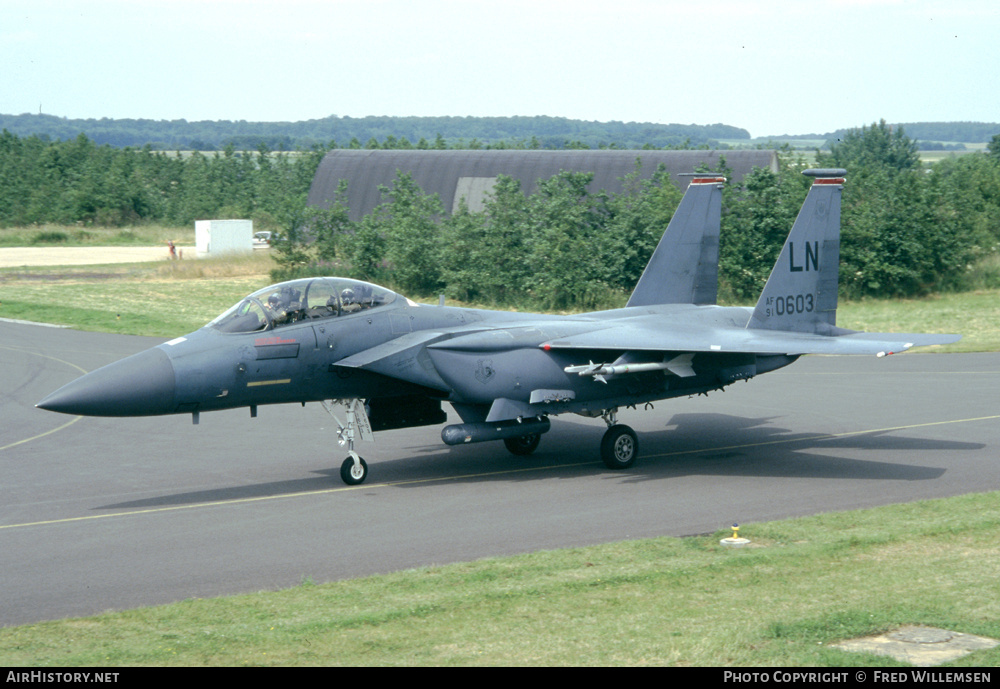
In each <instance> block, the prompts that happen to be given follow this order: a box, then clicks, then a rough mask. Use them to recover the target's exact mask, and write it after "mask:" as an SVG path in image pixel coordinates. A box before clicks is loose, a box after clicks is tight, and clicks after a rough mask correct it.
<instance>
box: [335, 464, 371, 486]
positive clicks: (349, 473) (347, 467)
mask: <svg viewBox="0 0 1000 689" xmlns="http://www.w3.org/2000/svg"><path fill="white" fill-rule="evenodd" d="M340 478H341V480H342V481H343V482H344V483H346V484H347V485H349V486H356V485H358V484H361V483H364V482H365V479H366V478H368V464H367V462H365V460H363V459H362V460H361V470H360V471H359V472H355V471H354V458H353V457H348V458H347V459H345V460H344V463H343V464H341V465H340Z"/></svg>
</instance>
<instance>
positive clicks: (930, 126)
mask: <svg viewBox="0 0 1000 689" xmlns="http://www.w3.org/2000/svg"><path fill="white" fill-rule="evenodd" d="M869 124H874V123H869ZM891 126H892V127H902V128H903V131H904V132H905V133H906V135H907V136H908V137H910V138H911V139H913V140H914V141H916V142H917V144H918V145H919V146H920V148H922V149H924V150H928V149H932V148H945V147H946V146H944V145H942V142H945V143H951V144H984V143H989V141H990V140H991V139H992V138H993V136H994V135H996V134H1000V124H998V123H996V122H897V123H894V124H892V125H891ZM858 128H859V127H845V128H843V129H838V130H836V131H833V132H828V133H826V134H797V135H794V136H792V135H787V134H786V135H784V136H774V137H762V138H764V139H767V138H771V139H773V140H786V139H787V140H795V139H814V140H816V139H819V140H823V141H826V142H827V143H828V144H829V142H831V141H837V140H839V139H841V138H843V136H844V134H846V133H847V131H848V129H858Z"/></svg>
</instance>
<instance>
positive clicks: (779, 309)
mask: <svg viewBox="0 0 1000 689" xmlns="http://www.w3.org/2000/svg"><path fill="white" fill-rule="evenodd" d="M814 306H815V304H814V297H813V295H812V294H789V295H788V296H786V297H775V298H774V302H773V304H772V305H771V307H770V308H769V309H767V315H768V316H793V315H795V314H797V313H812V310H813V308H814Z"/></svg>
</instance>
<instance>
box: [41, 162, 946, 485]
mask: <svg viewBox="0 0 1000 689" xmlns="http://www.w3.org/2000/svg"><path fill="white" fill-rule="evenodd" d="M803 174H805V175H808V176H809V177H812V178H813V184H812V186H811V188H810V190H809V193H808V195H807V197H806V200H805V202H804V204H803V206H802V209H801V211H800V212H799V215H798V218H797V219H796V221H795V224H794V225H793V227H792V230H791V233H790V234H789V236H788V239H787V240H786V242H785V245H784V248H783V249H782V250H781V254H780V256H779V257H778V261H777V263H775V265H774V269H773V270H772V272H771V275H770V277H769V278H768V281H767V284H766V286H765V287H764V291H763V292H762V293H761V295H760V298H759V299H758V301H757V305H756V306H754V307H752V308H750V307H723V306H717V305H715V301H716V292H717V287H718V259H719V251H718V248H719V225H720V217H721V204H722V187H723V183H724V182H725V179H723V178H720V177H715V176H712V175H697V176H695V177H694V178H693V180H692V182H691V184H690V185H689V187H688V189H687V191H686V192H685V194H684V197H683V198H682V200H681V203H680V205H679V206H678V208H677V211H676V212H675V214H674V216H673V218H672V219H671V221H670V224H669V225H668V227H667V230H666V232H665V233H664V235H663V238H662V239H661V240H660V243H659V245H658V246H657V248H656V250H655V252H654V253H653V256H652V258H651V259H650V262H649V264H648V265H647V266H646V269H645V272H644V273H643V274H642V277H641V278H640V280H639V283H638V284H637V285H636V288H635V291H634V292H633V293H632V296H631V298H630V299H629V300H628V303H627V304H626V306H625V308H621V309H613V310H610V311H598V312H594V313H585V314H579V315H570V316H553V315H545V314H526V313H509V312H502V311H500V312H498V311H486V310H480V309H467V308H460V307H447V306H440V305H439V306H431V305H423V304H417V303H415V302H413V301H410V300H409V299H406V298H405V297H403V296H401V295H399V294H396V293H394V292H392V291H391V290H388V289H385V288H383V287H379V286H377V285H373V284H370V283H367V282H361V281H358V280H350V279H345V278H335V277H330V278H306V279H300V280H293V281H290V282H283V283H280V284H277V285H272V286H270V287H267V288H265V289H262V290H259V291H257V292H254V293H253V294H251V295H249V296H248V297H246V298H245V299H243V300H241V301H240V302H239V303H238V304H236V305H235V306H233V307H232V308H230V309H229V310H228V311H226V312H225V313H223V314H222V315H221V316H219V317H218V318H216V319H215V320H213V321H212V322H211V323H209V324H208V325H206V326H205V327H203V328H201V329H200V330H197V331H195V332H193V333H191V334H189V335H185V336H184V337H178V338H177V339H174V340H170V341H169V342H166V343H164V344H161V345H159V346H157V347H154V348H153V349H150V350H148V351H145V352H141V353H139V354H136V355H134V356H131V357H129V358H127V359H123V360H122V361H119V362H116V363H113V364H110V365H108V366H105V367H103V368H100V369H98V370H96V371H93V372H91V373H88V374H86V375H85V376H83V377H81V378H79V379H77V380H75V381H73V382H71V383H69V384H68V385H66V386H64V387H63V388H61V389H59V390H57V391H56V392H54V393H52V394H51V395H49V396H48V397H46V398H45V399H44V400H42V401H41V402H39V404H38V406H39V407H41V408H42V409H48V410H51V411H57V412H63V413H66V414H82V415H90V416H150V415H159V414H182V413H191V414H192V415H193V419H194V422H195V423H197V422H198V418H199V413H200V412H203V411H211V410H216V409H230V408H234V407H249V408H250V415H251V417H255V416H256V415H257V407H258V406H259V405H265V404H279V403H286V402H301V403H303V404H305V403H306V402H322V403H323V404H324V406H325V407H326V408H327V411H329V412H330V413H331V414H332V415H333V416H334V418H335V419H336V420H337V424H338V426H339V436H340V440H341V443H342V444H344V445H346V446H347V448H348V457H347V458H346V459H345V460H344V462H343V465H342V466H341V472H340V474H341V477H342V478H343V480H344V481H345V482H346V483H348V484H351V485H353V484H359V483H361V482H363V481H364V480H365V478H366V477H367V475H368V467H367V464H366V463H365V460H363V459H362V458H361V457H360V456H359V455H358V453H357V452H356V451H355V449H354V445H355V442H356V441H357V440H359V439H364V440H371V439H372V432H373V431H379V430H385V429H391V428H407V427H413V426H423V425H429V424H438V423H444V422H445V421H446V414H445V412H444V410H443V409H442V407H441V404H442V402H448V403H449V404H451V405H452V406H453V407H454V409H455V411H456V412H457V413H458V415H459V416H460V417H461V419H462V423H460V424H453V425H449V426H445V427H444V429H443V430H442V433H441V436H442V439H443V440H444V442H445V443H447V444H449V445H459V444H463V443H474V442H480V441H487V440H503V441H504V443H505V445H506V446H507V448H508V449H509V450H510V451H511V452H512V453H514V454H516V455H527V454H530V453H531V452H533V451H534V450H535V448H536V447H537V446H538V443H539V439H540V438H541V435H542V434H543V433H545V432H546V431H548V430H549V427H550V422H549V417H552V416H555V415H558V414H566V413H573V414H581V415H583V416H589V417H597V416H600V417H602V418H603V419H604V421H605V422H606V423H607V425H608V430H607V432H606V433H605V434H604V437H603V439H602V441H601V458H602V459H603V461H604V463H605V464H606V465H607V466H608V467H609V468H611V469H626V468H628V467H630V466H632V464H633V463H634V462H635V461H636V458H637V457H638V454H639V442H638V438H637V437H636V434H635V432H634V431H633V430H632V429H631V428H629V427H628V426H626V425H624V424H620V423H618V410H619V409H620V408H622V407H634V406H635V405H639V404H643V403H646V402H652V401H655V400H662V399H669V398H671V397H680V396H688V395H694V394H698V393H707V392H710V391H712V390H719V389H722V388H724V387H725V386H727V385H729V384H731V383H733V382H735V381H739V380H747V379H750V378H753V377H754V376H757V375H760V374H762V373H767V372H769V371H774V370H776V369H779V368H782V367H783V366H787V365H789V364H791V363H792V362H794V361H795V360H796V359H797V358H798V357H799V356H801V355H803V354H874V355H877V356H884V355H886V354H892V353H895V352H901V351H904V350H907V349H909V348H910V347H913V346H920V345H933V344H947V343H950V342H954V341H956V340H958V339H959V338H960V336H959V335H914V334H892V333H863V332H856V331H852V330H845V329H843V328H838V327H837V326H836V324H835V320H836V310H837V275H838V264H839V247H840V200H841V193H842V190H843V184H844V174H845V171H844V170H838V169H833V170H806V171H805V172H804V173H803ZM338 413H339V414H342V415H343V416H344V419H345V421H341V420H340V417H339V416H338Z"/></svg>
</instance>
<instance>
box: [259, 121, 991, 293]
mask: <svg viewBox="0 0 1000 689" xmlns="http://www.w3.org/2000/svg"><path fill="white" fill-rule="evenodd" d="M993 141H994V143H993V144H991V148H990V151H991V153H990V154H989V155H982V154H976V155H966V156H962V157H959V158H954V159H949V160H945V161H942V162H940V163H937V164H935V165H934V166H933V167H932V168H931V169H930V170H925V169H924V168H923V166H922V165H921V163H920V159H919V156H918V155H917V149H916V144H915V143H914V142H913V141H912V140H911V139H909V138H908V137H907V136H906V134H905V133H904V131H903V130H902V128H898V127H897V128H893V127H890V126H889V125H887V124H886V123H885V122H884V121H882V122H880V123H877V124H873V125H872V126H871V127H862V128H861V129H857V130H851V131H850V132H848V133H846V134H845V136H844V137H842V140H841V142H840V143H838V144H835V145H834V146H833V147H832V148H831V151H830V152H829V153H825V154H820V155H819V163H818V164H819V166H822V167H838V168H841V167H842V168H846V169H847V179H848V181H847V184H846V185H845V190H844V195H843V206H842V223H841V225H842V234H841V253H840V255H841V267H840V288H841V292H842V293H843V294H844V295H845V296H849V297H854V298H858V297H864V296H883V297H884V296H919V295H924V294H928V293H931V292H934V291H939V290H946V289H960V288H962V287H963V285H964V284H965V283H964V280H965V278H966V276H967V274H968V272H969V270H970V269H971V268H972V266H973V265H974V264H975V263H976V262H977V261H979V260H981V259H984V258H987V257H989V256H997V255H998V252H1000V136H996V137H994V140H993ZM780 158H781V161H782V163H781V165H780V167H779V171H778V172H776V173H775V172H772V171H770V170H765V169H755V170H754V171H753V173H752V174H750V175H748V176H746V177H744V178H743V179H742V180H740V181H739V182H735V181H732V174H731V172H730V171H729V170H728V169H727V168H726V167H725V163H724V159H722V160H723V162H722V163H720V167H719V168H718V169H716V170H711V171H706V172H716V173H719V174H722V175H724V176H726V177H727V178H729V179H730V181H729V182H728V183H727V184H726V187H725V189H724V191H723V214H722V230H721V237H720V257H719V269H720V296H721V297H722V298H723V299H725V300H727V301H736V302H741V303H747V302H752V300H754V299H756V298H757V296H758V295H759V294H760V292H761V290H762V289H763V286H764V283H765V282H766V280H767V277H768V275H769V273H770V270H771V268H772V266H773V265H774V262H775V260H777V256H778V253H779V251H780V249H781V246H782V245H783V243H784V240H785V238H786V236H787V234H788V232H789V230H790V228H791V226H792V224H793V222H794V220H795V217H796V215H797V214H798V211H799V209H800V208H801V206H802V203H803V201H804V199H805V195H806V193H807V192H808V189H809V185H810V180H809V179H808V178H806V177H804V176H803V175H802V174H801V171H802V169H803V168H804V167H805V166H804V164H803V162H802V161H801V159H797V158H795V157H793V156H791V155H790V154H788V153H786V154H784V155H782V156H780ZM591 179H592V175H590V174H588V173H578V172H566V171H564V172H561V173H559V174H557V175H555V176H553V177H552V178H550V179H548V180H543V181H542V182H541V183H540V184H539V186H538V189H537V191H535V192H534V193H533V194H531V195H530V196H525V194H524V193H523V192H522V190H521V188H520V184H519V183H518V182H517V180H514V179H512V178H509V177H503V176H501V177H500V178H498V181H497V184H496V187H495V188H494V190H493V194H492V196H491V197H490V198H489V199H488V201H487V203H486V205H485V208H484V210H483V211H482V212H478V213H472V212H470V211H469V210H468V209H467V208H464V207H463V208H461V209H460V210H459V211H458V212H457V213H455V214H452V215H448V214H446V213H445V212H444V209H443V208H442V207H441V202H440V200H439V199H438V197H437V196H436V195H428V194H425V193H424V192H423V191H422V190H421V189H420V188H419V187H418V186H417V185H416V184H415V183H414V182H413V180H412V178H411V177H410V176H409V175H407V174H405V173H399V174H398V175H397V178H396V180H395V181H394V183H393V184H392V185H391V186H389V187H381V193H382V203H381V204H380V205H379V206H377V207H376V208H375V210H374V211H373V212H372V213H370V214H369V215H367V216H365V217H364V218H362V219H361V220H360V221H357V222H352V221H350V219H349V215H348V208H347V205H346V198H347V195H346V186H342V188H341V190H340V193H339V194H338V196H337V198H336V199H332V200H331V201H332V204H331V206H330V208H329V209H326V210H321V209H307V210H305V211H304V212H303V214H302V215H301V216H300V217H299V218H298V221H297V222H296V223H295V224H294V225H293V226H292V227H290V228H289V232H288V233H287V234H286V235H285V241H284V242H282V243H279V245H278V248H279V251H278V255H279V262H280V264H281V267H280V268H279V269H278V270H277V271H275V274H274V277H275V278H290V277H295V276H302V275H310V274H317V275H319V274H331V273H345V272H346V273H348V274H350V275H352V276H354V277H358V278H361V279H367V280H372V281H375V282H380V283H383V284H387V285H390V286H393V287H396V288H397V289H400V290H401V291H403V292H405V293H409V294H420V295H427V294H434V293H438V292H444V293H447V294H450V295H451V296H453V297H456V298H459V299H463V300H469V301H475V302H480V303H488V304H491V305H497V306H514V307H523V306H526V305H527V306H531V307H533V308H548V309H598V308H605V307H613V306H619V305H621V303H623V302H624V300H625V298H626V297H627V295H628V293H629V292H630V291H631V290H632V288H633V287H634V285H635V283H636V282H637V281H638V279H639V276H640V275H641V274H642V270H643V268H644V267H645V265H646V262H647V261H648V259H649V256H650V255H651V254H652V251H653V249H654V248H655V246H656V244H657V242H658V241H659V239H660V237H661V236H662V234H663V231H664V229H665V228H666V226H667V223H668V222H669V219H670V217H671V216H672V214H673V212H674V210H675V209H676V206H677V203H678V202H679V200H680V192H679V191H678V190H677V188H676V187H674V186H673V184H672V183H670V181H669V179H668V177H667V176H666V175H665V174H664V173H663V171H662V170H660V171H658V172H657V174H655V175H654V176H653V177H652V179H649V180H646V181H642V180H641V179H640V177H639V174H638V170H636V171H635V172H633V173H632V174H631V175H629V176H628V177H627V178H626V180H625V182H626V183H625V185H624V189H623V191H622V192H621V193H618V194H609V193H607V192H605V191H596V192H594V191H589V190H588V186H587V185H588V183H589V182H590V180H591ZM345 184H346V183H345Z"/></svg>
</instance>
